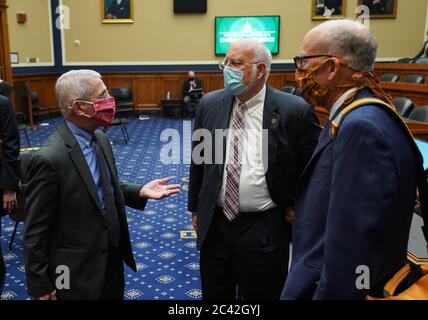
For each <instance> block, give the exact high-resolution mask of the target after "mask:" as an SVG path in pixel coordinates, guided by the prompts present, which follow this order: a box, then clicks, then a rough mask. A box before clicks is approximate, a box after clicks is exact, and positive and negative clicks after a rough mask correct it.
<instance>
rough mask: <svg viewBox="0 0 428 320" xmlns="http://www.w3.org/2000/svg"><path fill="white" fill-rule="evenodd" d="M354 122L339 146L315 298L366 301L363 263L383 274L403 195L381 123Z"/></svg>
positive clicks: (339, 139) (343, 130) (338, 139)
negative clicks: (383, 254) (361, 287)
mask: <svg viewBox="0 0 428 320" xmlns="http://www.w3.org/2000/svg"><path fill="white" fill-rule="evenodd" d="M349 121H350V122H349V123H348V124H346V122H344V124H343V126H342V128H341V129H340V131H339V133H338V136H337V137H336V142H334V145H333V159H332V161H333V163H334V168H333V173H332V181H331V193H330V197H331V198H330V205H329V208H328V212H327V219H326V234H325V243H324V256H325V260H324V261H325V262H324V265H323V267H322V270H321V277H320V281H319V284H318V286H317V290H316V292H315V295H314V297H313V298H314V299H364V297H365V296H366V294H367V292H366V291H364V290H359V289H357V287H356V280H357V277H358V276H359V274H357V273H356V271H357V267H358V266H367V267H368V268H369V270H370V276H371V277H372V276H374V277H376V274H377V273H378V272H379V270H380V267H381V261H380V260H379V257H380V256H381V255H380V253H381V252H382V251H383V248H384V246H385V243H384V242H385V239H388V236H389V235H388V226H389V225H390V221H391V219H392V215H393V212H394V201H395V200H394V199H397V198H398V191H397V185H398V177H397V168H396V162H395V158H394V156H393V154H392V151H391V148H390V146H389V143H388V142H387V141H386V139H385V137H384V136H383V135H382V133H381V132H380V131H379V129H378V128H377V127H376V124H375V123H373V122H371V121H369V120H361V119H360V120H359V121H358V122H357V121H352V120H349ZM345 124H346V125H345Z"/></svg>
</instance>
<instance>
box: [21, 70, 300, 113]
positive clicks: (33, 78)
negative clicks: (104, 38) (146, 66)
mask: <svg viewBox="0 0 428 320" xmlns="http://www.w3.org/2000/svg"><path fill="white" fill-rule="evenodd" d="M59 76H60V75H59V74H42V75H20V76H15V77H14V80H15V81H20V82H21V81H26V82H27V83H28V85H29V86H30V88H31V90H32V91H36V92H38V94H39V103H40V105H46V106H49V107H51V109H53V110H55V109H57V107H56V99H55V82H56V80H57V78H58V77H59ZM290 76H291V77H294V76H293V73H292V72H281V71H274V72H272V74H271V76H270V79H269V84H270V85H272V86H273V87H275V88H278V89H280V88H281V87H282V86H283V84H284V83H286V82H290V79H289V78H290ZM186 77H187V73H183V72H180V73H177V72H171V73H164V72H163V73H104V74H103V78H104V82H105V83H106V85H107V87H108V88H109V89H111V88H115V87H124V88H131V89H132V91H133V94H134V103H135V106H136V107H137V108H138V109H146V110H147V109H160V108H161V100H162V99H165V98H166V96H167V93H168V91H169V92H170V96H171V99H174V98H178V99H179V98H182V92H183V82H184V80H185V79H186ZM197 77H198V78H200V79H201V80H202V82H203V89H204V92H210V91H214V90H217V89H221V88H224V84H223V75H222V73H221V72H220V71H219V72H200V73H197ZM15 108H16V111H22V107H21V106H16V107H15Z"/></svg>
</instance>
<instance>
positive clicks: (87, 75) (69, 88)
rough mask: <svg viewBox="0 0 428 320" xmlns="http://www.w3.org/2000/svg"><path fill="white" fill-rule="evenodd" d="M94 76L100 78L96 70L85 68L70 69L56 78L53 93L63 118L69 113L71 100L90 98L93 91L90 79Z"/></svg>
mask: <svg viewBox="0 0 428 320" xmlns="http://www.w3.org/2000/svg"><path fill="white" fill-rule="evenodd" d="M94 78H99V79H102V76H101V75H100V74H99V73H98V72H96V71H93V70H86V69H82V70H71V71H68V72H66V73H64V74H63V75H62V76H61V77H59V78H58V80H57V82H56V85H55V93H56V99H57V101H58V107H59V109H60V111H61V113H62V115H63V116H64V118H66V117H68V115H69V114H70V112H71V111H70V109H69V107H71V104H72V103H73V101H75V100H78V99H82V100H90V98H91V95H92V92H93V85H92V83H91V80H93V79H94Z"/></svg>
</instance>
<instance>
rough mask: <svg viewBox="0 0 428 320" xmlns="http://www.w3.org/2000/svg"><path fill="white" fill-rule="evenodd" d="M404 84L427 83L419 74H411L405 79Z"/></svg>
mask: <svg viewBox="0 0 428 320" xmlns="http://www.w3.org/2000/svg"><path fill="white" fill-rule="evenodd" d="M404 82H406V83H416V84H422V83H424V82H425V78H424V77H423V76H421V75H418V74H410V75H408V76H407V77H406V78H405V79H404Z"/></svg>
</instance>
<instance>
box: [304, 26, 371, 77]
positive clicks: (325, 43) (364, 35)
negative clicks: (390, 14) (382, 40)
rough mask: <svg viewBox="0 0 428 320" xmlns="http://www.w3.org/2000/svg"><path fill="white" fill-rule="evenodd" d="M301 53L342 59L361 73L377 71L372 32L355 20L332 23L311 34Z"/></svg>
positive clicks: (306, 38) (316, 29) (315, 29)
mask: <svg viewBox="0 0 428 320" xmlns="http://www.w3.org/2000/svg"><path fill="white" fill-rule="evenodd" d="M302 52H305V53H308V52H310V54H328V55H333V56H337V57H340V58H343V60H345V61H346V62H347V63H348V66H349V67H350V68H352V69H354V70H358V71H371V70H373V68H374V64H375V60H376V52H377V42H376V39H375V37H374V35H373V33H372V32H371V31H370V29H369V28H367V27H366V26H364V25H363V24H361V23H359V22H355V21H352V20H331V21H327V22H324V23H322V24H320V25H318V26H317V27H315V28H313V29H312V30H310V31H309V32H308V34H307V35H306V36H305V39H304V40H303V44H302Z"/></svg>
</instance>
